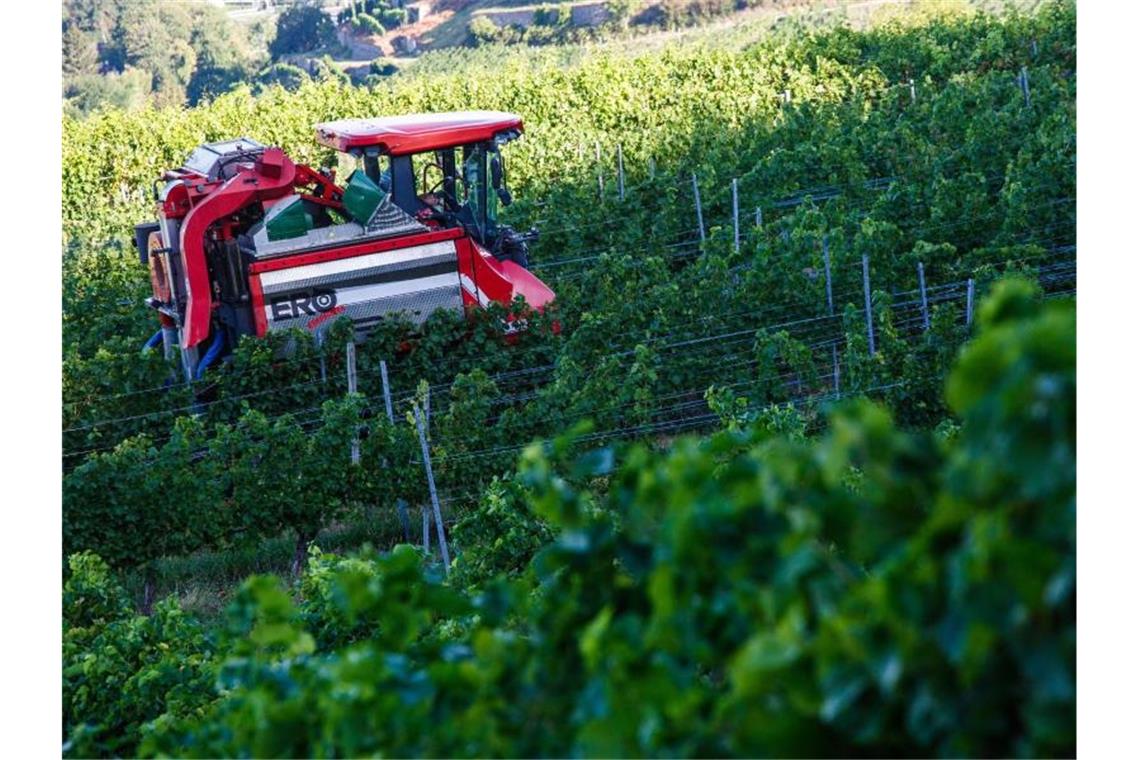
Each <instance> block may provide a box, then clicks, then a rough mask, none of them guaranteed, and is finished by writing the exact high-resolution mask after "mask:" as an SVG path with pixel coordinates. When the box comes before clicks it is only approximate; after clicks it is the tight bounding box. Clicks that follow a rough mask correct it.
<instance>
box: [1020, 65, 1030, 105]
mask: <svg viewBox="0 0 1140 760" xmlns="http://www.w3.org/2000/svg"><path fill="white" fill-rule="evenodd" d="M1021 94H1022V95H1024V96H1025V105H1026V107H1028V106H1029V69H1028V68H1026V67H1025V66H1022V67H1021Z"/></svg>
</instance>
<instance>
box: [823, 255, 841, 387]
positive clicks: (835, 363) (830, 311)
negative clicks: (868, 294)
mask: <svg viewBox="0 0 1140 760" xmlns="http://www.w3.org/2000/svg"><path fill="white" fill-rule="evenodd" d="M827 243H828V240H827V235H824V236H823V272H824V275H825V276H826V278H827V315H828V316H830V317H833V316H835V301H834V300H833V298H832V295H831V248H830V247H829V246H828V244H827ZM831 371H832V374H833V376H834V378H835V397H836V398H839V346H838V345H837V344H836V343H832V344H831Z"/></svg>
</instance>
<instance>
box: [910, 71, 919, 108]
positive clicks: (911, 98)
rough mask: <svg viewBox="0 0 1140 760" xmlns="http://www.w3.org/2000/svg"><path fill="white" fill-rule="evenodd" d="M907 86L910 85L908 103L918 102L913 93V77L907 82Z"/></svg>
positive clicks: (916, 96)
mask: <svg viewBox="0 0 1140 760" xmlns="http://www.w3.org/2000/svg"><path fill="white" fill-rule="evenodd" d="M908 84H909V85H910V102H911V103H913V102H915V101H916V100H918V95H917V94H916V93H915V91H914V78H913V77H912V78H911V79H910V80H908Z"/></svg>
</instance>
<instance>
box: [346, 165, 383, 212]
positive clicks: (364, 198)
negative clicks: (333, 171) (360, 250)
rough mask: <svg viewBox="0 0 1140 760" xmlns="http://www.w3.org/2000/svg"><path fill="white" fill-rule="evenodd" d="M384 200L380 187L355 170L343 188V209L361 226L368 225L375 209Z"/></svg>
mask: <svg viewBox="0 0 1140 760" xmlns="http://www.w3.org/2000/svg"><path fill="white" fill-rule="evenodd" d="M383 200H384V191H383V190H381V189H380V186H379V185H377V184H376V183H375V182H373V181H372V180H370V179H369V178H368V175H367V174H365V173H364V172H362V171H360V170H359V169H357V170H356V171H354V172H353V173H352V174H351V175H349V177H348V184H347V185H345V186H344V207H345V208H346V209H348V213H350V214H352V218H353V219H355V220H356V221H358V222H360V223H361V224H368V220H369V219H371V218H372V214H373V212H375V211H376V207H377V206H379V205H380V203H381V202H382V201H383Z"/></svg>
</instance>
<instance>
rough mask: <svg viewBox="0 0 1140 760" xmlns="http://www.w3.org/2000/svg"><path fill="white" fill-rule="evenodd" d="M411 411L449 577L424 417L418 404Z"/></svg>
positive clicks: (436, 528)
mask: <svg viewBox="0 0 1140 760" xmlns="http://www.w3.org/2000/svg"><path fill="white" fill-rule="evenodd" d="M413 411H414V412H415V415H416V428H418V429H419V433H420V449H421V451H422V452H423V456H424V472H425V473H426V474H427V481H428V493H430V494H431V506H432V510H433V512H434V513H435V533H436V538H438V539H439V550H440V552H441V553H442V554H443V570H444V572H445V573H446V574H447V575H451V555H450V554H449V553H448V551H447V536H446V535H445V534H444V532H443V513H442V512H441V511H440V509H439V495H438V494H437V493H436V490H435V476H434V475H433V474H432V471H431V454H430V452H429V451H428V443H427V433H426V432H425V431H424V416H423V413H422V412H421V411H420V407H419V405H418V404H417V405H415V406H414V407H413ZM425 524H426V523H425ZM425 539H426V533H425Z"/></svg>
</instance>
